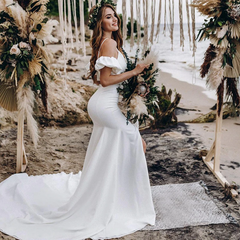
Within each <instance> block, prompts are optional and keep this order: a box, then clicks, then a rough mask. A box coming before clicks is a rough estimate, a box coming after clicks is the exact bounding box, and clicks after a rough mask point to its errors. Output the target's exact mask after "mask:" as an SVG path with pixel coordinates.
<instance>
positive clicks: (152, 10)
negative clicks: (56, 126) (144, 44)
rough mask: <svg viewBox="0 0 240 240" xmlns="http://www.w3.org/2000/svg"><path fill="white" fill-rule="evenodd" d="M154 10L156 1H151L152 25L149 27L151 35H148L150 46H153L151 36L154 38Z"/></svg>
mask: <svg viewBox="0 0 240 240" xmlns="http://www.w3.org/2000/svg"><path fill="white" fill-rule="evenodd" d="M155 10H156V0H152V6H151V14H152V25H151V35H150V42H151V44H153V36H154V27H155Z"/></svg>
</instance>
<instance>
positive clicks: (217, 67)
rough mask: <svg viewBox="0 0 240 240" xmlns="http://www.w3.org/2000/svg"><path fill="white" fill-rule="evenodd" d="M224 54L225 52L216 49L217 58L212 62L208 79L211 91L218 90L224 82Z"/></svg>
mask: <svg viewBox="0 0 240 240" xmlns="http://www.w3.org/2000/svg"><path fill="white" fill-rule="evenodd" d="M224 52H225V50H222V49H216V57H215V58H214V59H213V60H212V62H211V66H210V68H209V73H208V77H207V85H208V86H209V88H210V89H214V90H215V89H217V88H218V86H219V85H220V84H221V82H222V79H223V73H224V70H223V68H222V64H223V54H224Z"/></svg>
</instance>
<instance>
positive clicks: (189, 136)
mask: <svg viewBox="0 0 240 240" xmlns="http://www.w3.org/2000/svg"><path fill="white" fill-rule="evenodd" d="M56 49H57V48H56ZM88 59H89V58H88ZM86 61H87V58H86V59H85V60H81V61H78V67H79V66H80V69H81V71H77V72H75V73H74V72H71V74H69V75H68V78H71V79H74V80H75V81H76V82H81V83H84V81H82V80H81V79H80V76H81V75H83V74H85V73H86V72H85V70H84V67H85V63H86ZM85 83H86V85H92V82H91V80H88V81H85ZM157 84H158V85H159V86H161V85H162V84H164V85H165V86H166V87H167V90H168V89H169V88H171V89H176V91H177V92H179V93H181V94H182V99H181V102H180V105H179V107H181V108H185V109H194V111H184V112H183V111H179V112H180V115H178V119H179V121H180V123H179V124H178V125H177V126H175V127H171V128H167V129H161V130H160V129H159V130H155V131H150V130H145V131H142V132H141V134H142V136H143V138H144V139H145V141H146V143H147V153H146V159H147V164H148V169H149V178H150V182H151V185H160V184H169V183H187V182H194V181H198V180H203V181H205V183H206V184H207V186H208V188H209V191H210V194H211V195H212V196H213V197H214V198H215V199H216V200H217V201H218V205H219V207H221V208H222V209H224V211H226V212H228V213H229V214H231V215H232V216H233V217H234V218H235V219H236V220H237V221H238V222H240V210H239V197H238V198H237V199H236V200H233V199H228V198H226V197H225V196H224V193H223V188H222V186H221V185H220V184H219V183H218V181H217V180H216V178H215V177H214V176H213V175H212V173H211V172H210V171H209V170H208V168H207V167H206V166H205V164H204V163H203V161H202V160H201V159H199V157H198V155H199V152H200V151H201V150H204V149H209V148H210V146H211V144H212V142H213V140H214V129H215V123H206V124H185V123H184V121H188V120H191V119H194V118H196V117H198V116H199V115H201V114H205V113H208V112H209V111H210V108H211V107H212V106H213V105H214V104H215V101H214V100H212V99H209V98H207V97H206V95H205V94H204V93H203V92H202V91H203V89H202V88H201V87H198V86H194V85H191V84H188V83H185V82H181V81H179V80H177V79H174V78H172V77H171V75H170V74H168V73H164V72H160V76H159V79H158V81H157ZM239 122H240V121H239V118H238V119H226V120H224V121H223V138H222V155H221V169H222V173H223V175H224V176H226V178H227V179H228V180H229V181H235V182H236V183H238V184H239V183H240V178H239V169H240V164H239V157H238V156H239V155H240V148H239V147H238V146H239V142H240V134H236V133H237V132H239V128H240V126H239V125H236V124H235V123H239ZM92 127H93V126H92V125H91V124H82V125H72V126H68V127H64V128H61V127H59V126H55V127H54V126H52V127H45V126H44V125H43V126H41V128H40V136H41V138H40V142H39V146H38V149H37V150H36V149H34V147H33V144H32V142H31V140H30V138H29V135H28V133H27V132H26V134H25V146H26V152H27V157H28V159H29V165H28V167H27V169H26V173H27V174H29V175H39V174H54V173H58V172H62V171H64V172H67V173H70V172H73V173H77V172H78V171H80V170H81V169H82V166H83V162H84V157H85V154H86V149H87V145H88V142H89V139H90V136H91V131H92ZM15 164H16V127H8V128H5V129H1V130H0V182H1V181H3V180H4V179H6V178H8V177H9V176H11V175H12V174H14V173H15ZM0 239H4V240H7V239H8V240H13V239H15V238H12V237H9V236H6V235H5V234H1V233H0ZM120 239H122V240H138V239H142V240H145V239H149V240H150V239H154V240H155V239H156V240H157V239H158V240H159V239H160V240H161V239H171V240H179V239H181V240H184V239H186V240H192V239H202V240H213V239H220V240H221V239H231V240H239V239H240V228H239V225H236V224H217V225H206V226H197V227H186V228H180V229H172V230H164V231H138V232H136V233H133V234H130V235H128V236H125V237H122V238H120Z"/></svg>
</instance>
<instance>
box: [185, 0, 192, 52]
mask: <svg viewBox="0 0 240 240" xmlns="http://www.w3.org/2000/svg"><path fill="white" fill-rule="evenodd" d="M186 13H187V25H188V42H189V47H190V49H192V44H191V43H192V38H191V27H190V13H189V3H188V0H186Z"/></svg>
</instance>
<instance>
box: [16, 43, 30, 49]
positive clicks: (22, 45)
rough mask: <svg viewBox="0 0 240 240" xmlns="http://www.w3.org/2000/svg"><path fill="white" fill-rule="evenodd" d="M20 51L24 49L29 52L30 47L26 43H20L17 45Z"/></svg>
mask: <svg viewBox="0 0 240 240" xmlns="http://www.w3.org/2000/svg"><path fill="white" fill-rule="evenodd" d="M18 46H19V47H20V48H21V49H22V48H24V49H28V50H31V47H30V45H29V44H28V43H25V42H20V43H19V45H18Z"/></svg>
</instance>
